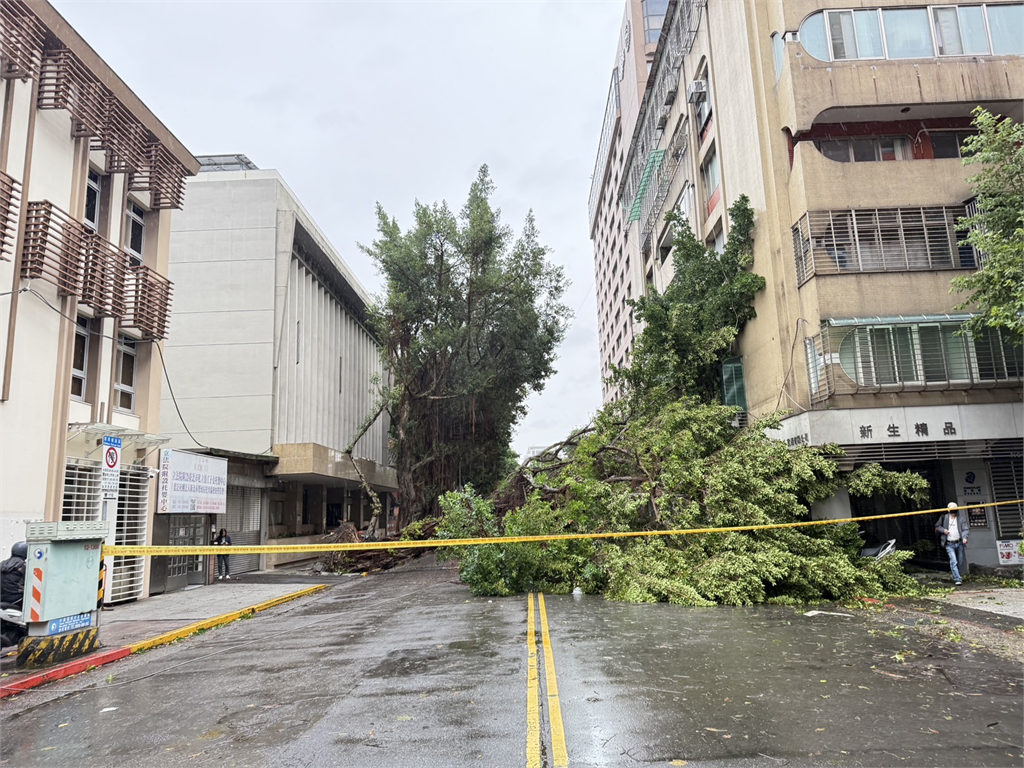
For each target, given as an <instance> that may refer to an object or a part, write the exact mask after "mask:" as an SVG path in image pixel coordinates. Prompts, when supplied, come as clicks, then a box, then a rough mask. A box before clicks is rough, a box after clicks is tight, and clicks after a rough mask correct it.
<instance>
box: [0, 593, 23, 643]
mask: <svg viewBox="0 0 1024 768" xmlns="http://www.w3.org/2000/svg"><path fill="white" fill-rule="evenodd" d="M26 634H28V630H27V628H26V627H25V616H24V614H23V613H22V612H21V606H18V605H14V604H13V603H0V647H3V648H6V647H8V646H10V645H18V644H19V643H20V642H21V640H22V638H23V637H25V635H26Z"/></svg>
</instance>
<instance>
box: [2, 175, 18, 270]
mask: <svg viewBox="0 0 1024 768" xmlns="http://www.w3.org/2000/svg"><path fill="white" fill-rule="evenodd" d="M20 207H21V184H19V183H18V182H17V181H15V180H14V178H13V177H11V176H8V175H7V174H6V173H4V172H3V171H0V261H10V260H11V256H12V255H13V254H14V244H15V241H16V240H17V237H18V209H19V208H20Z"/></svg>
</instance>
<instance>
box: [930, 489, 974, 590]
mask: <svg viewBox="0 0 1024 768" xmlns="http://www.w3.org/2000/svg"><path fill="white" fill-rule="evenodd" d="M957 506H958V505H957V503H956V502H955V501H951V502H949V504H947V505H946V509H947V510H948V511H947V512H946V513H945V514H944V515H943V516H942V517H940V518H939V522H937V523H936V524H935V532H936V533H937V534H939V536H940V537H941V541H942V546H943V547H945V548H946V554H947V555H948V556H949V570H951V571H952V572H953V583H954V584H955V585H956V586H958V587H959V586H960V585H961V584H963V578H962V576H966V575H967V537H968V536H970V534H971V524H970V522H969V521H968V520H967V515H966V514H960V510H958V509H957Z"/></svg>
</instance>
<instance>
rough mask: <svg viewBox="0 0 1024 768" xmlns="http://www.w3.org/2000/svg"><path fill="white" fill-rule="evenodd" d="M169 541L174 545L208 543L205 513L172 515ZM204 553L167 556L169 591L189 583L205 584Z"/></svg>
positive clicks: (183, 545) (181, 587)
mask: <svg viewBox="0 0 1024 768" xmlns="http://www.w3.org/2000/svg"><path fill="white" fill-rule="evenodd" d="M169 517H170V531H169V535H168V537H167V543H168V544H169V545H170V546H172V547H195V546H201V545H203V544H205V543H206V517H205V516H204V515H170V516H169ZM203 559H204V558H203V556H202V555H172V556H171V557H169V558H167V591H168V592H174V591H175V590H178V589H184V588H185V587H187V586H188V585H189V584H203V583H205V579H204V575H205V572H204V569H203Z"/></svg>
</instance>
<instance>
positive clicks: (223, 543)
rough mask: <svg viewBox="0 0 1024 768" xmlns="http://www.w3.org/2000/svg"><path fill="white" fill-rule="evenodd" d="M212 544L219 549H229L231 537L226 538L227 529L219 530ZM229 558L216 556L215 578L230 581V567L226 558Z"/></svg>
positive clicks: (227, 556) (220, 555)
mask: <svg viewBox="0 0 1024 768" xmlns="http://www.w3.org/2000/svg"><path fill="white" fill-rule="evenodd" d="M213 543H214V544H216V545H217V546H219V547H230V546H231V537H230V536H228V531H227V528H221V529H220V533H218V534H217V538H216V539H214V540H213ZM229 557H231V556H230V555H228V554H226V553H225V554H223V555H222V554H220V553H218V554H217V578H218V579H228V580H229V581H230V580H231V566H230V564H229V563H228V558H229Z"/></svg>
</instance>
